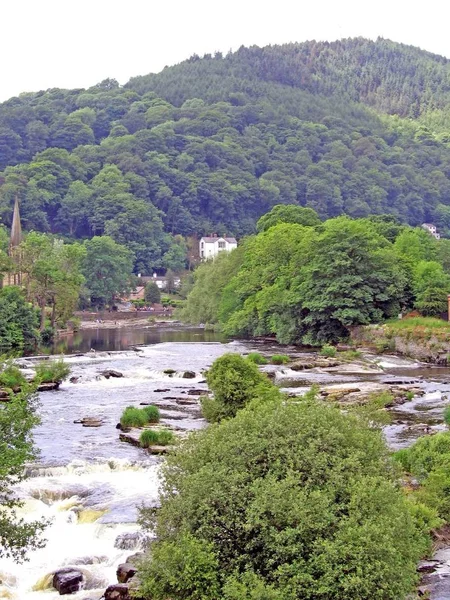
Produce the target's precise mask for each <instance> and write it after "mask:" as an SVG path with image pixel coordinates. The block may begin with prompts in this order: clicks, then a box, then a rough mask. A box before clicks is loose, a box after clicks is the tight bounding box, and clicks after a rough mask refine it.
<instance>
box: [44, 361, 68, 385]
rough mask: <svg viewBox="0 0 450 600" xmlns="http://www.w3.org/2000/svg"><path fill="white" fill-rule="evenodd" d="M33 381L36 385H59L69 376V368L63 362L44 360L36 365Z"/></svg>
mask: <svg viewBox="0 0 450 600" xmlns="http://www.w3.org/2000/svg"><path fill="white" fill-rule="evenodd" d="M35 371H36V377H35V381H36V382H38V383H61V382H62V381H64V379H67V377H68V376H69V374H70V367H69V365H68V364H67V363H65V362H64V360H63V359H62V358H61V359H60V360H45V361H42V362H40V363H38V364H37V365H36V368H35Z"/></svg>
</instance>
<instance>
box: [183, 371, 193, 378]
mask: <svg viewBox="0 0 450 600" xmlns="http://www.w3.org/2000/svg"><path fill="white" fill-rule="evenodd" d="M183 379H195V373H194V371H185V372H184V373H183Z"/></svg>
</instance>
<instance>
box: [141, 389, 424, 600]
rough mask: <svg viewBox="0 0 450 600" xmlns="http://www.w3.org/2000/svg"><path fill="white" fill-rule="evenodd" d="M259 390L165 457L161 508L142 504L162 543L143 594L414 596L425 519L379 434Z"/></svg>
mask: <svg viewBox="0 0 450 600" xmlns="http://www.w3.org/2000/svg"><path fill="white" fill-rule="evenodd" d="M258 394H259V392H258V391H257V389H256V388H254V389H253V396H254V398H255V400H254V402H253V403H251V404H250V405H248V406H247V407H246V408H243V409H242V410H239V411H238V412H237V413H236V416H235V417H234V418H232V419H226V420H223V421H222V422H221V423H220V424H218V425H215V426H211V427H209V428H207V429H206V430H204V431H202V432H200V433H198V434H196V435H194V436H190V437H189V438H188V439H187V440H186V441H185V442H184V444H183V446H182V448H181V449H179V450H176V451H175V452H174V453H173V454H171V455H170V456H169V457H168V459H167V462H166V463H165V465H164V466H163V486H162V496H161V508H160V509H158V511H154V510H152V509H143V511H142V517H141V518H142V522H143V524H144V525H145V526H147V527H151V528H152V529H154V531H155V533H156V535H157V538H158V542H157V543H156V544H155V546H153V547H152V553H151V555H150V556H149V557H148V559H147V560H146V561H144V565H143V567H142V569H141V572H140V575H139V577H140V579H141V581H142V590H144V596H145V594H147V595H148V596H149V597H150V596H151V597H152V598H153V597H155V598H161V600H162V599H165V598H168V597H170V598H173V599H175V600H176V599H186V598H200V597H206V598H214V599H216V598H217V599H218V598H228V599H234V600H237V599H238V598H239V599H241V598H249V599H258V600H261V599H263V598H265V599H270V600H284V599H285V598H298V599H305V600H307V599H310V598H321V597H323V598H336V599H341V600H347V599H348V598H354V599H358V600H369V599H370V600H372V599H373V598H380V599H381V598H383V600H390V599H391V600H399V599H405V598H406V597H407V595H408V594H409V593H410V592H411V591H412V590H413V588H414V584H415V582H416V580H417V575H416V562H417V560H418V558H419V557H420V555H421V553H422V552H423V551H424V550H425V548H426V547H427V546H428V538H427V535H428V529H427V522H426V515H425V516H424V514H423V513H422V516H421V520H420V524H419V522H418V520H417V521H416V520H415V517H414V516H413V515H412V513H413V510H412V508H411V507H410V506H409V503H408V502H407V501H406V500H405V497H404V495H403V493H402V492H401V491H400V490H399V489H398V487H397V485H396V482H395V478H394V473H393V469H392V466H391V462H390V457H389V454H388V452H387V449H386V447H385V444H384V442H383V439H382V436H381V433H380V432H379V431H377V430H375V429H371V428H368V427H367V426H366V425H365V424H364V422H363V421H361V420H360V419H358V418H356V417H353V416H349V415H344V414H342V413H341V412H340V411H339V410H337V409H335V408H332V407H329V406H326V405H324V404H322V403H318V402H316V401H315V400H314V399H311V398H308V399H306V400H305V401H303V402H300V403H298V402H296V403H290V402H289V401H287V399H285V398H283V397H282V396H281V394H280V393H279V392H278V391H277V390H276V389H275V388H273V389H272V392H271V396H270V399H269V398H268V396H267V393H263V394H262V397H261V398H259V399H258V397H257V396H258ZM416 512H418V511H416ZM429 524H430V520H429V521H428V525H429ZM191 549H192V550H191ZM155 557H156V558H155ZM189 561H192V562H189ZM192 563H193V564H192ZM200 575H202V577H200ZM205 578H206V579H207V581H208V582H209V585H210V587H209V588H208V591H206V590H205ZM208 594H209V595H208Z"/></svg>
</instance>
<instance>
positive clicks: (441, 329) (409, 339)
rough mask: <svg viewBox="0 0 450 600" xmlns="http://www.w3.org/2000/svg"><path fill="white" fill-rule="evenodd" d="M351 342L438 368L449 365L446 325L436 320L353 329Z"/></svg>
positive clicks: (449, 328) (448, 326)
mask: <svg viewBox="0 0 450 600" xmlns="http://www.w3.org/2000/svg"><path fill="white" fill-rule="evenodd" d="M351 339H352V341H353V343H354V345H355V346H356V347H358V348H360V347H364V348H368V349H370V350H372V351H375V352H378V353H383V352H396V353H398V354H400V355H402V356H407V357H409V358H413V359H415V360H420V361H421V362H427V363H433V364H436V365H441V366H447V365H448V364H450V323H448V322H447V321H442V320H440V319H432V318H423V317H413V318H406V319H402V320H398V321H390V322H387V323H384V324H381V325H365V326H360V327H355V328H353V329H352V331H351Z"/></svg>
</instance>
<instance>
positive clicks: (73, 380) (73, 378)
mask: <svg viewBox="0 0 450 600" xmlns="http://www.w3.org/2000/svg"><path fill="white" fill-rule="evenodd" d="M79 380H80V378H79V377H71V378H70V379H69V381H70V383H78V382H79Z"/></svg>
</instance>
